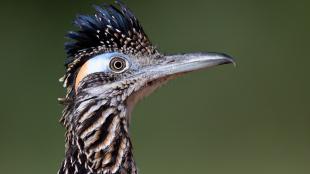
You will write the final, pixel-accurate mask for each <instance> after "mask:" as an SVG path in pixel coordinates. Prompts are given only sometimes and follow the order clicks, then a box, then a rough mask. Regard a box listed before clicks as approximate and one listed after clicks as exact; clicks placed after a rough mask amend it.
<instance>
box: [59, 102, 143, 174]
mask: <svg viewBox="0 0 310 174" xmlns="http://www.w3.org/2000/svg"><path fill="white" fill-rule="evenodd" d="M128 115H129V114H128V112H127V110H126V107H125V105H123V104H117V105H116V103H113V101H105V100H101V101H98V100H93V99H89V100H85V101H84V102H81V103H79V104H76V105H75V106H74V107H73V109H72V112H71V114H67V116H64V117H66V118H64V124H65V125H66V128H67V133H66V136H67V138H66V147H67V148H66V159H65V160H64V162H63V164H62V167H61V169H60V171H59V174H65V173H66V172H67V173H68V174H85V173H91V174H99V173H106V174H136V173H137V169H136V165H135V162H134V159H133V153H132V144H131V141H130V137H129V132H128V128H129V124H128V122H129V118H128ZM68 123H71V124H68ZM72 123H73V124H72Z"/></svg>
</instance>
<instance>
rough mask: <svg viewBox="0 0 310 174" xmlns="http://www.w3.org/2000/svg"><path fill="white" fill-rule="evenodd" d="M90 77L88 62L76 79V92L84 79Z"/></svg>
mask: <svg viewBox="0 0 310 174" xmlns="http://www.w3.org/2000/svg"><path fill="white" fill-rule="evenodd" d="M87 75H88V61H87V62H85V63H84V65H83V66H82V67H81V68H80V70H79V73H78V75H77V76H76V78H75V84H74V90H75V92H77V89H78V86H79V84H80V82H81V81H82V79H83V78H84V77H85V76H87Z"/></svg>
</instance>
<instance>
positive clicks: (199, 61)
mask: <svg viewBox="0 0 310 174" xmlns="http://www.w3.org/2000/svg"><path fill="white" fill-rule="evenodd" d="M230 63H232V64H234V65H235V62H234V60H233V58H232V57H231V56H229V55H226V54H223V53H213V52H207V53H187V54H178V55H169V56H165V62H164V63H162V64H158V65H155V66H153V67H151V68H150V69H148V72H149V73H150V74H151V76H152V77H151V78H152V79H154V80H155V79H160V78H163V77H172V78H173V77H175V76H178V75H182V74H185V73H189V72H193V71H197V70H202V69H208V68H211V67H215V66H218V65H223V64H230ZM149 73H148V74H149Z"/></svg>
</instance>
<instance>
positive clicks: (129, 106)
mask: <svg viewBox="0 0 310 174" xmlns="http://www.w3.org/2000/svg"><path fill="white" fill-rule="evenodd" d="M94 9H95V10H94V11H95V12H94V14H92V15H77V17H76V19H75V20H74V25H75V26H77V30H76V31H69V32H68V33H67V35H66V36H67V38H68V41H67V42H66V43H65V51H66V54H67V56H66V60H65V65H64V66H65V75H64V76H63V77H62V78H61V79H60V81H61V82H62V84H63V86H64V88H65V92H66V95H65V96H64V97H62V98H59V102H60V103H61V104H63V106H64V109H63V112H62V117H61V119H60V123H61V124H62V125H63V126H64V128H65V130H66V131H65V132H66V133H65V155H64V156H65V157H64V160H63V161H62V163H61V167H60V169H59V171H58V174H137V173H138V169H137V166H136V163H135V160H134V157H133V146H132V142H131V139H130V130H129V127H130V119H131V112H132V110H133V108H134V106H135V105H136V103H137V102H139V101H140V100H141V99H142V98H144V97H146V96H148V95H150V94H151V93H152V92H154V91H155V90H156V89H158V88H159V87H160V86H162V85H163V84H165V83H167V82H168V81H170V80H172V79H175V78H177V77H179V76H182V75H184V74H187V73H189V72H193V71H197V70H203V69H208V68H211V67H215V66H218V65H222V64H230V63H234V59H233V58H232V57H231V56H229V55H227V54H224V53H217V52H197V53H177V54H163V53H161V52H160V51H159V49H158V48H157V47H156V46H154V45H153V44H152V43H151V41H150V39H149V37H148V36H147V35H146V33H145V32H144V30H143V28H142V26H141V24H140V23H139V21H138V19H137V18H136V17H135V15H134V14H133V12H132V11H130V10H129V8H128V7H127V6H126V5H125V4H124V3H123V2H121V1H115V3H112V4H106V3H104V4H102V5H94Z"/></svg>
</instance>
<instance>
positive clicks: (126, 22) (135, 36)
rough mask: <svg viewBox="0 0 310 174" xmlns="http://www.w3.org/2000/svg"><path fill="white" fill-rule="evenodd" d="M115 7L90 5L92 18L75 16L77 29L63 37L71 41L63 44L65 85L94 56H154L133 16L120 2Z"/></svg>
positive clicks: (90, 16) (153, 48)
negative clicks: (65, 56)
mask: <svg viewBox="0 0 310 174" xmlns="http://www.w3.org/2000/svg"><path fill="white" fill-rule="evenodd" d="M116 4H117V7H118V8H117V7H116V6H114V5H107V4H104V5H103V6H94V8H95V10H96V13H95V15H78V16H77V18H76V20H75V21H74V23H75V25H76V26H77V27H78V28H79V30H78V31H70V32H69V33H68V34H67V37H68V38H69V39H71V41H70V42H67V43H65V49H66V52H67V60H66V62H65V66H66V68H67V73H66V75H65V77H64V78H63V79H62V80H64V81H65V82H64V85H65V86H68V85H67V83H68V81H70V76H71V74H72V72H74V71H75V70H76V68H77V67H79V65H81V64H82V63H83V62H85V61H86V60H88V59H89V58H90V57H92V56H94V55H97V54H101V53H104V52H113V51H119V52H122V53H125V54H132V55H137V56H138V55H147V56H150V55H156V54H158V52H157V50H156V49H155V47H154V46H152V44H151V42H150V41H149V39H148V37H147V35H146V34H145V33H144V31H143V28H142V26H141V25H140V23H139V21H138V20H137V18H136V17H135V16H134V15H133V13H132V12H131V11H130V10H129V9H128V8H127V7H126V6H125V5H124V4H122V3H121V2H120V1H116ZM68 78H69V79H68Z"/></svg>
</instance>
